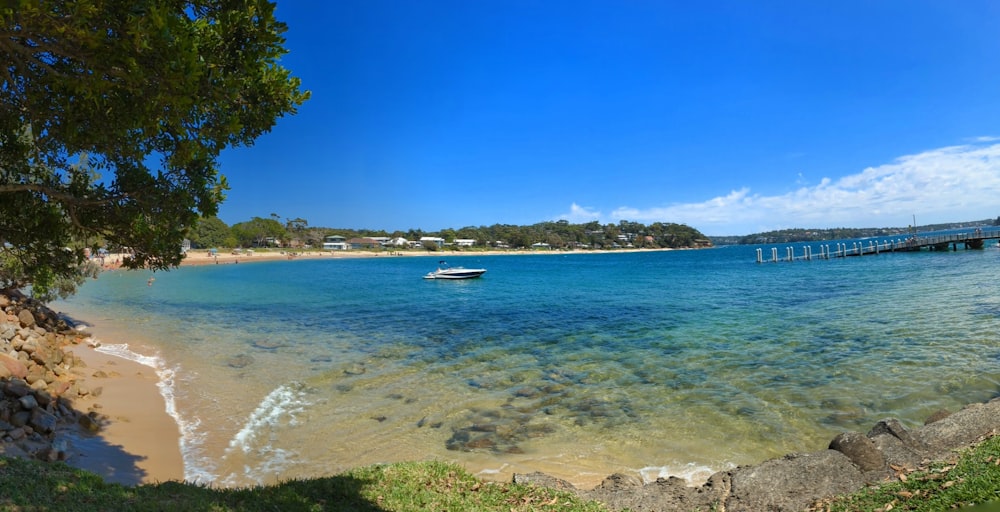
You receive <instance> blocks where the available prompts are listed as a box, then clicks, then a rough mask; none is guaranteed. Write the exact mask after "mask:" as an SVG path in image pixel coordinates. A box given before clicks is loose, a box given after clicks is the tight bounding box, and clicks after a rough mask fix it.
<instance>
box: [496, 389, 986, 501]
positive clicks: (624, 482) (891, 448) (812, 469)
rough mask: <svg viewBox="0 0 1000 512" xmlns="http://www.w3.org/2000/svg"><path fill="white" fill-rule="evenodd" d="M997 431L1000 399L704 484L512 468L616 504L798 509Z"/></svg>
mask: <svg viewBox="0 0 1000 512" xmlns="http://www.w3.org/2000/svg"><path fill="white" fill-rule="evenodd" d="M998 432H1000V398H998V399H994V400H991V401H989V402H987V403H982V404H972V405H969V406H967V407H965V408H964V409H962V410H961V411H958V412H956V413H954V414H945V413H940V412H939V413H935V414H934V415H933V416H932V417H931V418H929V419H928V421H927V423H926V424H925V425H923V426H921V427H919V428H915V429H912V430H908V429H906V428H905V427H904V426H903V425H902V424H901V423H900V422H899V420H896V419H892V418H889V419H884V420H882V421H879V422H878V423H877V424H876V425H875V426H874V427H872V429H871V430H870V431H869V432H868V433H867V434H861V433H859V432H845V433H843V434H840V435H838V436H837V437H836V438H834V439H833V441H831V443H830V446H829V448H828V449H826V450H822V451H817V452H812V453H804V454H793V455H786V456H785V457H782V458H779V459H772V460H768V461H765V462H762V463H760V464H755V465H751V466H740V467H737V468H735V469H732V470H729V471H721V472H719V473H716V474H714V475H712V476H711V477H710V478H709V479H708V481H707V482H706V483H705V484H704V485H701V486H698V487H692V486H688V485H687V482H686V481H684V480H681V479H679V478H674V477H671V478H660V479H657V480H656V481H655V482H651V483H648V484H643V483H642V482H641V481H640V480H639V479H638V478H636V477H631V476H628V475H620V474H616V475H611V476H609V477H608V478H606V479H605V480H604V481H603V482H602V483H601V484H600V485H598V486H597V487H596V488H594V489H590V490H579V489H575V488H574V487H573V485H572V484H570V483H568V482H565V481H563V480H559V479H556V478H553V477H551V476H548V475H544V474H541V473H532V474H527V475H524V474H517V475H514V482H516V483H530V484H535V485H541V486H546V487H554V488H559V489H564V490H573V491H575V492H576V493H577V494H579V495H580V496H582V497H585V498H588V499H594V500H598V501H601V502H603V503H605V504H606V505H607V506H608V507H609V508H611V509H612V510H622V509H629V510H634V511H660V512H667V511H684V512H690V511H694V510H725V511H726V512H757V511H800V510H806V509H808V508H809V507H810V506H811V505H813V504H814V503H816V502H817V501H819V500H822V499H824V498H828V497H832V496H837V495H841V494H848V493H851V492H854V491H857V490H859V489H861V488H862V487H863V486H865V485H867V484H871V483H875V482H879V481H882V480H886V479H891V478H898V477H899V475H900V473H905V472H907V471H913V470H915V469H917V468H918V467H921V466H923V465H925V464H927V463H928V462H930V461H935V460H946V459H949V458H951V457H953V456H954V454H955V451H956V450H960V449H963V448H966V447H968V446H971V445H973V444H975V443H976V442H978V441H981V440H982V439H985V438H987V437H989V436H992V435H996V434H997V433H998Z"/></svg>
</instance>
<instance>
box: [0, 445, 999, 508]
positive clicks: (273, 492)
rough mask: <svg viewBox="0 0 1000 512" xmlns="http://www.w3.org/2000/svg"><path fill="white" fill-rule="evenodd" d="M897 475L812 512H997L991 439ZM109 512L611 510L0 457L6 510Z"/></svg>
mask: <svg viewBox="0 0 1000 512" xmlns="http://www.w3.org/2000/svg"><path fill="white" fill-rule="evenodd" d="M894 469H895V470H896V476H895V478H893V480H892V481H891V482H884V483H882V484H881V485H878V486H872V487H868V488H865V489H863V490H861V491H859V492H857V493H855V494H852V495H849V496H842V497H838V498H834V499H829V500H824V501H821V502H818V503H816V504H815V506H814V507H812V508H811V509H810V510H814V511H818V510H823V511H831V512H846V511H851V512H856V511H859V512H860V511H889V510H894V511H927V512H930V511H941V510H951V509H961V508H962V507H968V506H973V505H976V504H987V505H985V508H979V507H977V508H974V509H970V510H969V512H985V511H990V512H997V511H1000V437H992V438H989V439H986V440H985V441H983V442H982V443H980V444H978V445H977V446H975V447H974V448H971V449H969V450H966V451H964V452H962V453H960V454H957V455H956V457H955V458H954V460H951V461H945V462H938V463H933V464H929V465H927V466H926V467H920V468H913V469H912V470H911V469H909V468H894ZM991 502H992V504H989V503H991ZM980 507H984V506H983V505H980ZM107 510H115V511H118V510H128V511H137V512H144V511H158V510H192V511H206V512H226V511H249V512H254V511H278V510H280V511H292V512H295V511H310V512H312V511H359V512H375V511H418V510H421V511H422V510H433V511H438V512H451V511H455V512H458V511H462V512H465V511H473V512H475V511H501V510H502V511H505V512H507V511H516V512H527V511H557V510H558V511H570V512H575V511H579V512H601V511H606V510H608V509H607V508H606V507H605V506H604V505H603V504H601V503H599V502H596V501H586V500H583V499H581V498H579V497H578V496H576V495H575V494H573V493H571V492H566V491H560V490H555V489H548V488H542V487H535V486H531V485H519V484H513V483H492V482H483V481H481V480H479V479H477V478H476V477H474V476H473V475H471V474H470V473H468V472H467V471H465V470H464V469H462V468H461V467H459V466H457V465H454V464H446V463H442V462H404V463H396V464H387V465H376V466H366V467H362V468H357V469H354V470H351V471H348V472H346V473H343V474H341V475H337V476H333V477H324V478H315V479H309V480H291V481H287V482H283V483H280V484H277V485H271V486H258V487H249V488H239V489H215V488H212V487H207V486H204V485H197V484H187V483H180V482H165V483H160V484H149V485H141V486H137V487H126V486H122V485H118V484H110V483H106V482H105V481H104V480H102V479H101V478H100V477H99V476H97V475H95V474H93V473H89V472H87V471H84V470H80V469H75V468H72V467H70V466H67V465H66V464H62V463H54V464H46V463H42V462H36V461H30V460H23V459H10V458H0V512H28V511H37V512H42V511H45V512H59V511H82V512H86V511H107Z"/></svg>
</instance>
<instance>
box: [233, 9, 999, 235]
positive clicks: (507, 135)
mask: <svg viewBox="0 0 1000 512" xmlns="http://www.w3.org/2000/svg"><path fill="white" fill-rule="evenodd" d="M276 15H277V17H278V19H279V20H281V21H283V22H285V23H286V24H287V25H288V31H287V32H286V33H285V38H286V48H287V49H288V50H289V53H288V54H287V55H285V56H284V57H283V58H282V61H281V64H282V65H283V66H284V67H286V68H288V69H290V70H291V71H292V73H293V75H294V76H297V77H299V78H301V80H302V87H303V88H304V89H307V90H309V91H311V93H312V98H311V99H310V100H309V101H307V102H306V103H305V104H303V105H302V106H301V107H300V109H299V112H298V113H297V114H296V115H294V116H288V117H284V118H282V119H280V120H279V121H278V123H277V125H276V126H275V127H274V129H273V130H272V131H271V132H270V133H267V134H265V135H263V136H262V137H260V138H259V139H258V140H257V141H256V144H255V145H253V146H252V147H244V148H233V149H227V150H226V151H225V152H224V153H223V155H222V157H221V158H220V165H221V172H222V174H224V175H225V176H226V177H227V179H228V180H229V183H230V186H231V190H230V191H229V192H228V199H227V200H226V202H225V203H224V204H223V205H222V207H221V208H220V212H219V217H220V218H221V219H222V220H223V221H225V222H227V223H229V224H234V223H237V222H243V221H246V220H249V219H250V218H252V217H254V216H259V217H268V216H269V215H271V214H272V213H275V214H277V215H279V216H280V217H281V218H283V219H285V218H287V219H294V218H303V219H306V220H307V221H308V223H309V225H310V226H319V227H339V228H351V229H376V230H386V231H389V232H392V231H396V230H401V231H406V230H409V229H420V230H423V231H426V232H434V231H438V230H441V229H445V228H455V229H458V228H461V227H466V226H490V225H493V224H515V225H530V224H535V223H539V222H544V221H555V220H568V221H570V222H572V223H585V222H590V221H594V220H596V221H599V222H600V223H602V224H607V223H618V222H619V221H621V220H628V221H633V222H641V223H644V224H652V223H653V222H675V223H682V224H687V225H689V226H692V227H694V228H696V229H698V230H699V231H701V232H702V233H704V234H706V235H717V236H722V235H743V234H750V233H756V232H761V231H769V230H775V229H784V228H795V227H800V228H825V227H888V226H898V227H905V226H908V225H910V224H911V223H912V222H913V219H914V218H916V221H917V223H918V224H920V225H924V224H931V223H939V222H960V221H968V220H979V219H987V218H996V217H998V216H1000V2H995V1H993V0H963V1H961V2H954V1H941V0H934V1H924V0H905V1H897V0H882V1H875V2H873V1H867V0H866V1H854V0H836V1H832V0H831V1H806V2H803V1H798V0H787V1H767V0H760V1H757V0H755V1H750V0H746V1H717V0H711V1H704V2H681V1H669V0H650V1H645V0H609V1H587V0H575V1H561V0H454V1H451V0H448V1H445V0H332V1H328V2H327V1H318V0H317V1H304V0H278V7H277V11H276Z"/></svg>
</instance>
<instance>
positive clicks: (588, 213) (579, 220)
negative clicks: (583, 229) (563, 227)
mask: <svg viewBox="0 0 1000 512" xmlns="http://www.w3.org/2000/svg"><path fill="white" fill-rule="evenodd" d="M558 218H559V219H561V220H568V221H569V222H572V223H573V224H585V223H587V222H590V221H594V220H600V218H601V212H599V211H595V210H593V209H591V208H587V207H585V206H580V205H578V204H576V203H573V204H572V205H570V207H569V213H564V214H562V215H560V216H559V217H558Z"/></svg>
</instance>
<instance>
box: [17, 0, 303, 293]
mask: <svg viewBox="0 0 1000 512" xmlns="http://www.w3.org/2000/svg"><path fill="white" fill-rule="evenodd" d="M0 18H2V21H3V25H2V27H0V63H2V64H0V251H3V252H4V258H2V260H0V265H3V267H2V268H0V288H5V287H16V288H22V287H25V286H28V285H31V287H32V291H33V293H35V292H44V291H45V290H46V289H47V288H48V287H49V286H51V285H52V284H53V283H54V282H55V280H56V278H58V277H72V276H75V275H79V274H80V271H81V267H80V265H81V264H82V263H83V262H84V257H83V248H84V247H92V248H96V247H95V245H96V243H97V242H96V241H97V240H99V239H104V240H106V241H107V242H108V243H109V244H112V245H116V246H122V247H127V248H129V249H130V251H131V256H130V257H129V258H127V259H126V260H125V261H124V265H125V266H126V267H128V268H144V267H145V268H150V269H153V270H159V269H166V268H170V267H172V266H175V265H177V264H178V263H179V262H180V260H181V257H182V254H181V241H182V240H183V239H184V237H185V236H186V235H187V233H188V231H189V230H190V229H191V228H192V227H193V226H194V225H195V224H196V222H197V219H198V217H199V215H202V216H213V215H215V213H216V212H217V210H218V205H219V203H220V202H221V201H222V200H223V198H224V191H225V190H226V189H227V188H228V187H227V184H226V180H225V177H224V176H222V175H221V174H219V169H218V163H217V159H218V156H219V154H220V152H221V151H222V150H223V149H225V148H227V147H234V146H250V145H252V144H253V142H254V140H255V139H256V138H257V137H259V136H261V135H262V134H264V133H266V132H268V131H269V130H270V129H271V128H272V127H273V126H274V124H275V122H276V121H277V119H278V118H280V117H282V116H284V115H286V114H294V113H295V112H296V111H297V107H298V106H299V105H301V104H302V103H303V102H304V101H305V100H306V99H308V97H309V93H308V92H307V91H301V90H300V82H299V80H298V79H297V78H294V77H292V76H291V74H290V72H289V71H288V70H286V69H284V68H283V67H281V66H280V65H279V59H280V58H281V56H282V55H284V54H285V53H287V52H286V50H285V48H284V47H283V44H284V39H283V37H282V34H283V33H284V32H285V30H286V26H285V24H283V23H281V22H279V21H278V20H276V19H275V18H274V5H273V4H272V3H270V2H267V1H265V0H199V1H184V0H174V1H171V0H149V1H145V2H138V3H136V2H123V3H114V4H107V3H105V2H97V1H96V0H76V1H72V0H46V1H41V2H33V1H29V0H20V1H18V0H14V1H12V2H7V3H5V6H4V7H0ZM12 262H13V263H12Z"/></svg>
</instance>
